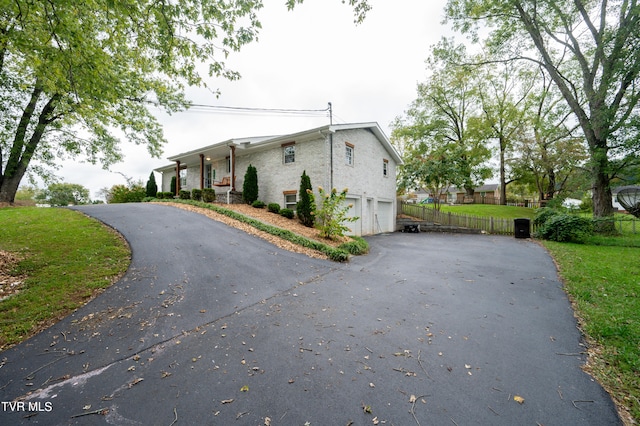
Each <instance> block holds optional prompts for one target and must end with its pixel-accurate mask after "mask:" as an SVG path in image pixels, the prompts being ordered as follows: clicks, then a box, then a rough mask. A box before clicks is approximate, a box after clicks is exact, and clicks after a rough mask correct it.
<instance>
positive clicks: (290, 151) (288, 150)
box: [282, 142, 296, 164]
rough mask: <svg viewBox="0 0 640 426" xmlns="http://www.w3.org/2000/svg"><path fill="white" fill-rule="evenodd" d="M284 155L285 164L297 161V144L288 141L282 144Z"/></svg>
mask: <svg viewBox="0 0 640 426" xmlns="http://www.w3.org/2000/svg"><path fill="white" fill-rule="evenodd" d="M282 155H283V159H284V160H283V161H284V164H291V163H295V162H296V146H295V144H294V143H293V142H292V143H288V144H284V145H282Z"/></svg>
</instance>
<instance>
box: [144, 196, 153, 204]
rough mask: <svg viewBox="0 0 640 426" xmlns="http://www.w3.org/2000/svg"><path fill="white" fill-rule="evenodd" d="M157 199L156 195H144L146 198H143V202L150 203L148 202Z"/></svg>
mask: <svg viewBox="0 0 640 426" xmlns="http://www.w3.org/2000/svg"><path fill="white" fill-rule="evenodd" d="M155 199H156V197H144V198H143V199H142V202H143V203H148V202H150V201H153V200H155Z"/></svg>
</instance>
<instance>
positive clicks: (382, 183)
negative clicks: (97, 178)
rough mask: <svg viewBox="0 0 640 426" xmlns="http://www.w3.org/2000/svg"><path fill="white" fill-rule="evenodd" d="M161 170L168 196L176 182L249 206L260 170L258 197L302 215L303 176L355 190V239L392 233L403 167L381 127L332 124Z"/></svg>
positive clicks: (180, 160)
mask: <svg viewBox="0 0 640 426" xmlns="http://www.w3.org/2000/svg"><path fill="white" fill-rule="evenodd" d="M169 160H170V161H172V162H173V164H170V165H167V166H164V167H160V168H158V169H156V170H155V171H156V172H159V173H161V174H162V180H161V182H162V183H161V186H162V191H168V190H169V188H170V182H171V178H172V177H173V176H176V184H177V188H176V191H179V190H180V189H187V190H191V189H194V188H199V189H203V188H214V189H215V190H216V201H218V202H223V203H239V202H242V194H241V193H240V192H239V191H240V190H242V185H243V181H244V174H245V172H246V170H247V167H248V166H249V165H250V164H251V165H253V166H254V167H256V169H257V171H258V187H259V195H258V197H259V199H260V200H261V201H264V202H265V203H278V204H280V206H281V207H283V208H284V207H287V208H290V209H293V210H295V207H296V203H297V201H298V195H299V194H298V191H299V188H300V176H301V175H302V172H303V171H306V173H307V175H309V177H310V179H311V184H312V185H313V188H314V192H315V193H316V194H317V187H318V186H322V187H324V188H325V189H330V188H337V189H338V190H342V189H343V188H348V195H347V200H346V201H347V203H350V204H353V207H352V208H351V209H350V210H349V214H350V215H351V216H357V217H358V218H359V219H358V221H357V222H352V223H349V224H348V226H349V227H350V228H351V230H352V234H353V235H370V234H376V233H380V232H393V231H394V229H395V217H396V168H397V166H398V165H399V164H401V162H402V160H401V158H400V156H399V155H398V152H397V151H396V150H395V149H394V148H393V146H392V145H391V143H390V141H389V139H388V138H387V137H386V135H385V134H384V132H383V131H382V130H381V129H380V127H379V126H378V124H377V123H359V124H339V125H327V126H323V127H318V128H314V129H310V130H305V131H302V132H298V133H293V134H288V135H280V136H262V137H250V138H237V139H229V140H226V141H223V142H218V143H215V144H213V145H209V146H205V147H202V148H199V149H196V150H193V151H190V152H185V153H182V154H178V155H174V156H172V157H169Z"/></svg>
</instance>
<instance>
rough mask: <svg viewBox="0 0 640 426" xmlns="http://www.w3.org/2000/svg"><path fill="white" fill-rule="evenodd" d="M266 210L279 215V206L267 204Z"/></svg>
mask: <svg viewBox="0 0 640 426" xmlns="http://www.w3.org/2000/svg"><path fill="white" fill-rule="evenodd" d="M267 210H269V211H270V212H271V213H280V204H278V203H269V204H267Z"/></svg>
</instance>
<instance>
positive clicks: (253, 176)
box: [242, 164, 258, 207]
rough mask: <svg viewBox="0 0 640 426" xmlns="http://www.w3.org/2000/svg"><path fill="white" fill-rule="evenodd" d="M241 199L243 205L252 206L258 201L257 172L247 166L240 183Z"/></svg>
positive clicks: (250, 166)
mask: <svg viewBox="0 0 640 426" xmlns="http://www.w3.org/2000/svg"><path fill="white" fill-rule="evenodd" d="M242 199H243V200H244V202H245V203H247V204H251V205H253V202H254V201H257V200H258V170H256V168H255V167H253V166H252V165H251V164H249V167H247V172H246V173H245V174H244V182H243V183H242ZM254 207H255V206H254Z"/></svg>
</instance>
